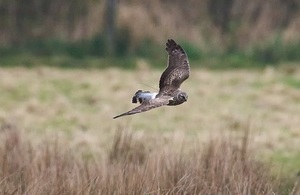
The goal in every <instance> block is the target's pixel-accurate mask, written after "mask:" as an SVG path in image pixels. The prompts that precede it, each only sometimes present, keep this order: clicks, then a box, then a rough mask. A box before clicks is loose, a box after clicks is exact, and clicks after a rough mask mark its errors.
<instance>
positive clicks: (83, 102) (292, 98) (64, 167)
mask: <svg viewBox="0 0 300 195" xmlns="http://www.w3.org/2000/svg"><path fill="white" fill-rule="evenodd" d="M138 63H140V65H139V66H138V68H137V69H136V70H135V71H128V70H119V69H114V68H107V69H104V70H99V69H67V70H66V69H58V68H50V67H48V68H45V67H38V68H34V69H27V68H20V67H17V68H1V69H0V74H1V77H0V90H1V96H0V107H1V110H0V128H1V134H2V136H0V138H1V142H0V143H1V145H0V146H1V147H0V148H1V149H0V156H1V158H0V163H1V167H2V168H3V169H2V174H1V181H2V182H1V183H0V185H1V187H0V189H1V190H4V191H3V193H5V192H7V193H9V192H11V193H13V192H16V193H19V194H22V193H25V192H28V193H35V192H36V193H37V194H39V192H40V191H38V190H41V192H44V191H47V192H49V194H51V193H53V194H55V193H57V192H58V191H59V190H61V191H62V193H65V194H70V193H71V194H76V193H81V192H84V193H89V192H92V191H93V192H95V193H97V192H99V193H106V192H107V193H109V192H112V191H110V190H114V189H115V190H119V191H114V192H115V193H121V194H122V193H124V192H125V191H128V192H136V193H138V192H145V193H146V192H154V193H157V194H158V193H162V194H164V193H166V192H168V191H169V192H174V193H175V192H179V191H177V190H183V191H186V192H188V193H191V191H194V190H195V191H196V192H199V193H200V192H203V193H204V192H211V193H212V194H214V192H216V191H220V193H221V192H224V193H225V191H224V190H229V191H228V193H229V192H230V193H231V194H241V193H246V192H249V191H250V192H251V193H252V192H253V193H254V194H255V193H257V194H263V193H261V192H262V190H264V191H266V192H270V193H271V192H272V191H274V192H276V193H277V194H293V193H292V191H293V190H294V192H295V191H296V190H297V189H298V188H297V187H296V186H295V182H296V178H295V177H296V175H297V173H298V171H299V163H300V158H299V148H300V147H299V143H300V142H299V139H300V137H299V136H300V135H299V131H298V127H299V125H300V124H299V120H298V112H299V109H300V108H299V107H300V101H299V86H298V85H299V84H298V83H299V78H298V75H299V68H298V67H299V66H288V65H286V66H284V65H282V66H280V67H277V68H271V67H268V68H266V69H264V70H261V69H259V70H244V69H242V70H223V71H216V70H205V69H199V70H197V69H193V72H192V76H191V78H189V79H188V80H187V81H186V82H185V83H184V84H183V86H182V88H183V89H184V90H185V91H187V92H188V94H189V100H188V102H187V103H186V104H183V105H180V106H177V107H162V108H160V109H156V110H153V111H149V112H145V113H143V114H140V115H136V116H134V117H132V116H128V117H124V118H121V119H119V120H113V119H112V117H113V116H115V115H117V114H119V113H121V112H124V111H126V110H129V109H130V108H132V107H133V106H134V105H132V104H131V103H130V99H131V95H132V94H133V93H134V92H135V91H136V90H137V89H139V88H141V89H145V90H146V89H147V90H151V91H153V89H152V88H151V89H150V88H149V87H147V86H143V84H142V83H145V84H148V85H150V86H153V87H154V88H156V86H157V80H158V78H159V76H160V74H161V71H160V70H151V69H149V67H148V66H147V63H146V62H144V61H140V62H138ZM120 78H122V79H120ZM112 94H113V95H112ZM120 100H122V101H120ZM153 121H155V123H153ZM116 129H119V130H120V131H121V132H118V133H117V134H115V131H116ZM126 131H128V132H130V133H129V134H126V133H125V132H126ZM245 132H248V134H246V135H248V138H247V139H246V140H247V141H243V140H244V139H243V137H245ZM123 133H124V134H123ZM216 135H219V136H220V137H222V139H221V138H220V137H219V136H216ZM209 140H210V141H209ZM242 143H244V144H242ZM245 145H246V146H247V147H246V146H245ZM205 148H206V149H205ZM245 148H247V149H245ZM208 151H210V152H208ZM203 170H206V171H205V172H203ZM241 170H244V172H243V171H241ZM127 171H128V172H127ZM158 172H159V174H158ZM124 173H125V174H124ZM127 173H128V174H127ZM79 176H80V177H79ZM225 178H226V179H225ZM255 178H256V179H255ZM250 180H251V181H250ZM170 181H172V182H170ZM196 181H197V182H196ZM153 182H158V183H153ZM233 182H235V183H233ZM101 190H102V191H101ZM159 190H161V191H159ZM240 190H243V192H241V191H240ZM244 190H245V192H244ZM296 192H297V191H296ZM112 193H113V192H112ZM208 194H209V193H208ZM294 194H297V193H294Z"/></svg>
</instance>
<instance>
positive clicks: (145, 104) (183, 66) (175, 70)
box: [114, 39, 190, 119]
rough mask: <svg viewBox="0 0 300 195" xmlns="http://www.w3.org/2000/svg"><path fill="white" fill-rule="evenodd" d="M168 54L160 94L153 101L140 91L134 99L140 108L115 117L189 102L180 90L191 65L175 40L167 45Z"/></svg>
mask: <svg viewBox="0 0 300 195" xmlns="http://www.w3.org/2000/svg"><path fill="white" fill-rule="evenodd" d="M166 46H167V47H166V51H167V52H168V66H167V68H166V70H165V71H164V72H163V73H162V75H161V77H160V80H159V93H158V94H157V95H156V96H155V98H154V99H153V98H152V96H151V97H150V96H149V94H153V93H150V92H148V91H146V92H143V91H142V90H138V91H137V92H136V93H135V95H134V96H133V98H132V103H137V102H140V103H141V105H139V106H138V107H136V108H134V109H132V110H130V111H128V112H125V113H123V114H120V115H118V116H115V117H114V119H115V118H118V117H121V116H126V115H132V114H137V113H141V112H145V111H148V110H151V109H153V108H157V107H160V106H165V105H168V106H176V105H179V104H182V103H184V102H185V101H187V99H188V96H187V94H186V93H185V92H183V91H181V90H180V89H179V88H180V86H181V84H182V83H183V82H184V81H185V80H186V79H188V78H189V76H190V65H189V61H188V57H187V54H186V53H185V51H184V50H183V49H182V47H181V46H180V45H178V44H177V43H176V42H175V41H174V40H173V39H170V40H168V41H167V43H166ZM147 95H148V96H147Z"/></svg>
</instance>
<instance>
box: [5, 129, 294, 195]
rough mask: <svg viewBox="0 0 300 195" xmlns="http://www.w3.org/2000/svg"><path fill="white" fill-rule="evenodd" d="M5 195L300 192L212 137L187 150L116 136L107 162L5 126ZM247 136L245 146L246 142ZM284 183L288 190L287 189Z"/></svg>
mask: <svg viewBox="0 0 300 195" xmlns="http://www.w3.org/2000/svg"><path fill="white" fill-rule="evenodd" d="M1 134H2V135H3V136H2V137H3V138H2V140H1V144H0V156H1V157H0V165H1V176H0V179H1V183H0V192H1V193H2V194H45V193H46V194H148V193H151V194H218V193H220V194H237V195H242V194H297V193H298V192H299V191H298V190H297V191H296V190H295V189H296V188H295V187H296V186H294V184H293V183H290V184H289V185H290V186H288V187H287V184H286V183H283V180H282V181H281V180H280V179H275V178H273V177H272V176H271V172H270V168H268V167H267V166H265V165H263V164H261V163H259V162H256V160H254V158H253V156H252V154H251V152H250V151H248V148H247V147H248V146H247V143H246V142H244V143H243V144H242V145H234V143H233V142H232V141H230V140H226V139H224V138H223V139H220V138H219V139H212V140H210V141H209V143H207V144H206V146H205V147H204V148H203V147H200V148H197V147H195V148H194V149H193V150H191V151H188V152H185V151H184V147H183V148H180V149H179V150H178V148H177V150H174V149H171V148H169V147H166V146H164V145H162V146H161V147H160V149H159V150H158V148H156V147H155V148H153V149H154V150H153V151H149V150H148V149H149V146H148V145H147V144H145V143H146V142H145V141H146V138H139V139H137V138H135V137H134V136H133V134H131V133H128V132H126V131H125V132H124V130H120V131H117V133H116V135H115V138H114V140H113V142H112V144H111V146H110V147H111V148H110V150H109V151H108V154H109V155H108V156H106V158H102V159H101V157H99V156H97V155H96V154H85V153H83V152H78V151H77V149H75V148H73V147H71V146H70V145H68V144H66V143H65V142H62V141H63V140H61V139H54V140H49V139H48V140H46V141H45V142H44V143H43V144H38V145H33V144H32V143H31V142H29V141H28V140H27V139H26V138H24V137H23V135H21V134H20V132H19V131H18V130H17V129H15V128H14V127H9V126H2V132H1ZM247 139H248V138H247V137H245V139H244V141H247ZM283 184H285V186H283Z"/></svg>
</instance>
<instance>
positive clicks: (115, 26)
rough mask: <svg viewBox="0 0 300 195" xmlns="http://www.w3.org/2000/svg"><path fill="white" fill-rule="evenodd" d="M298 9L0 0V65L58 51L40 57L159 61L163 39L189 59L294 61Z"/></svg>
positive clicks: (284, 4)
mask: <svg viewBox="0 0 300 195" xmlns="http://www.w3.org/2000/svg"><path fill="white" fill-rule="evenodd" d="M299 8H300V3H299V1H298V0H288V1H283V0H267V1H259V0H254V1H247V0H201V1H197V0H189V1H185V2H182V1H179V0H176V1H169V0H166V1H160V0H154V1H151V2H148V1H138V0H124V1H118V0H87V1H81V0H72V1H70V0H63V1H61V0H51V1H50V0H29V1H26V2H25V1H21V0H13V1H10V0H2V1H1V2H0V14H1V16H0V55H1V59H0V64H1V65H8V66H10V65H14V64H16V63H17V64H19V65H26V66H32V65H36V64H37V63H36V62H35V60H34V59H30V58H29V57H28V56H36V57H38V58H40V59H43V58H45V57H53V56H56V57H58V56H59V57H61V58H62V59H60V60H56V61H55V63H54V62H52V61H51V60H49V58H47V60H44V61H43V62H44V63H46V65H55V66H71V67H73V66H74V67H76V66H82V67H86V66H96V67H104V66H121V67H124V68H127V67H134V66H135V65H134V64H135V59H136V58H144V59H147V60H149V61H151V62H152V63H153V65H158V64H161V62H162V61H163V62H164V61H165V56H164V55H161V54H162V52H163V51H164V50H163V49H162V48H163V47H164V44H165V42H166V40H167V39H168V38H173V39H176V40H177V41H179V42H180V43H181V44H182V45H183V47H184V48H185V49H186V50H187V53H188V54H189V57H190V59H191V60H192V61H198V62H199V63H198V64H201V65H204V66H209V67H253V66H265V65H266V64H272V65H275V64H278V63H281V62H295V61H299V60H300V41H299V40H300V33H299V30H300V9H299ZM12 56H13V58H14V59H10V60H9V58H11V57H12ZM16 57H17V58H21V59H19V60H18V59H16ZM70 58H71V59H72V58H76V59H79V60H77V61H76V63H74V61H72V60H71V59H70ZM83 58H96V59H97V58H98V59H99V58H102V59H103V58H106V59H109V58H114V59H115V60H113V61H112V60H108V61H106V63H100V62H99V61H98V62H97V63H96V62H95V63H93V62H92V61H91V62H90V63H87V62H86V61H82V59H83ZM118 59H119V60H118ZM120 59H121V60H120ZM96 61H97V60H96ZM200 62H201V63H200Z"/></svg>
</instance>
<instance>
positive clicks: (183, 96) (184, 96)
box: [177, 91, 188, 102]
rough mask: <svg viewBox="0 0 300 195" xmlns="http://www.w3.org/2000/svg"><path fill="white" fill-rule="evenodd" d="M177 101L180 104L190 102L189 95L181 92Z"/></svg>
mask: <svg viewBox="0 0 300 195" xmlns="http://www.w3.org/2000/svg"><path fill="white" fill-rule="evenodd" d="M177 99H178V100H179V101H180V102H186V101H187V100H188V95H187V94H186V93H185V92H183V91H181V92H179V93H178V94H177Z"/></svg>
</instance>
